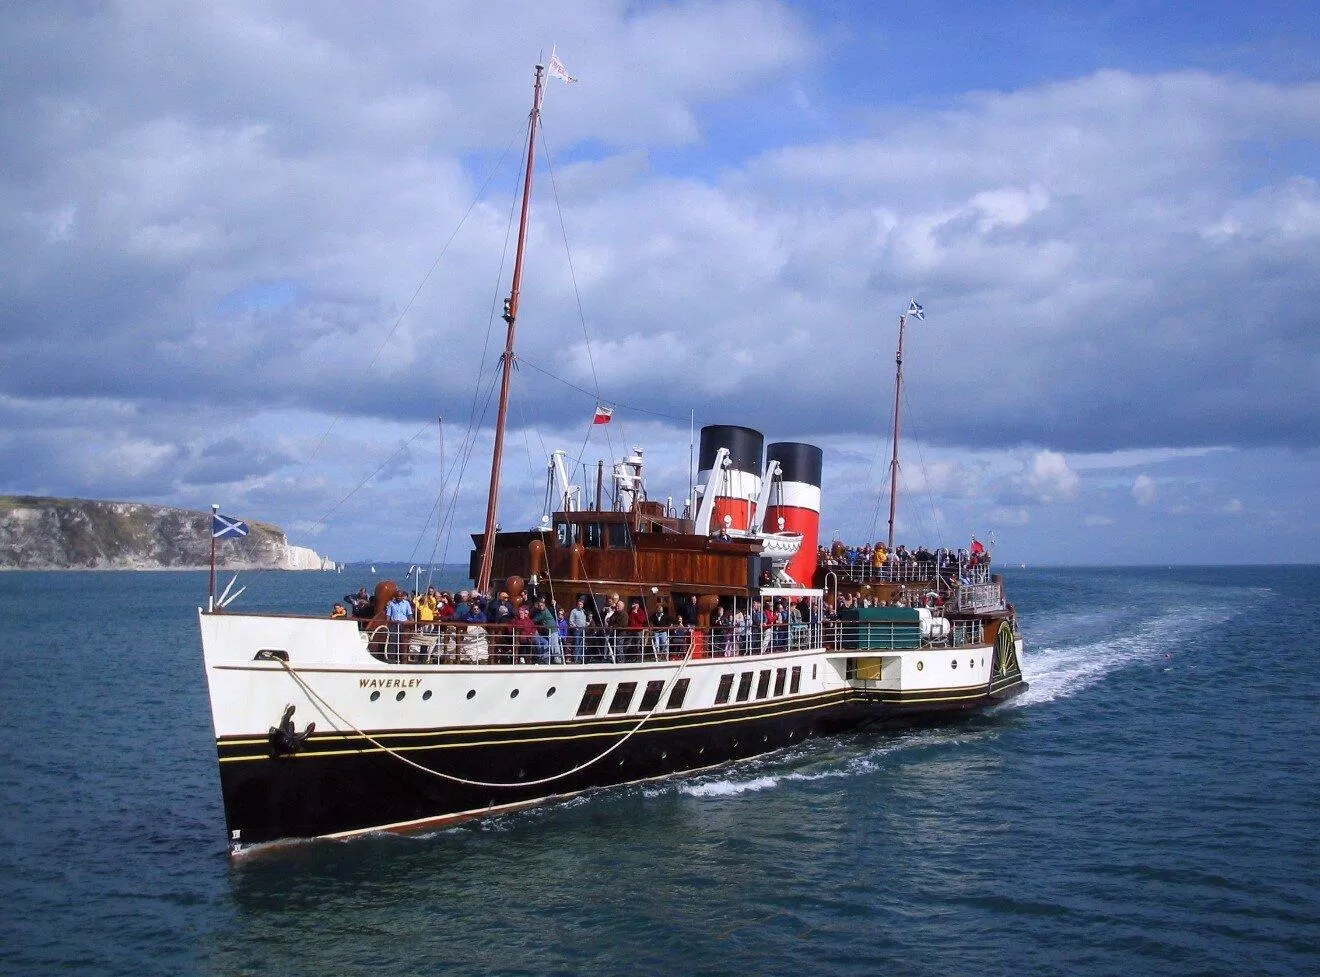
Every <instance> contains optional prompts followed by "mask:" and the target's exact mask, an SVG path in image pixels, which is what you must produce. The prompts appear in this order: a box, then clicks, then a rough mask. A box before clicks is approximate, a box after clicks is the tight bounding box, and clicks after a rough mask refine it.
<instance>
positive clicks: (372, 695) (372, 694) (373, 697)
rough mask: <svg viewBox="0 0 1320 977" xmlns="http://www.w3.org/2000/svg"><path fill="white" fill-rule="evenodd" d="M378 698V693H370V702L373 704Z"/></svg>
mask: <svg viewBox="0 0 1320 977" xmlns="http://www.w3.org/2000/svg"><path fill="white" fill-rule="evenodd" d="M379 698H380V693H379V692H373V693H371V701H372V702H375V701H376V700H377V699H379Z"/></svg>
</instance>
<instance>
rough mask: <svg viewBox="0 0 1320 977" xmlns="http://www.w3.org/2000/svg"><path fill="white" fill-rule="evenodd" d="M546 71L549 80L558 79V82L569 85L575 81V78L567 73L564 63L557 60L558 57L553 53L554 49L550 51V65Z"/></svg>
mask: <svg viewBox="0 0 1320 977" xmlns="http://www.w3.org/2000/svg"><path fill="white" fill-rule="evenodd" d="M546 70H547V71H548V72H549V74H550V77H551V78H558V79H559V80H560V81H566V82H568V83H569V84H570V85H571V84H572V83H573V82H575V81H577V79H576V78H574V77H573V76H572V75H570V74H569V73H568V69H567V68H565V67H564V62H562V61H560V60H559V55H557V54H556V53H555V50H554V48H551V49H550V65H549V67H548V68H547V69H546Z"/></svg>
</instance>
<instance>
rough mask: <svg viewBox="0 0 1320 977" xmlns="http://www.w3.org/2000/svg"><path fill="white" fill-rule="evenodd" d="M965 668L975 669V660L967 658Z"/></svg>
mask: <svg viewBox="0 0 1320 977" xmlns="http://www.w3.org/2000/svg"><path fill="white" fill-rule="evenodd" d="M967 667H968V668H975V667H976V659H975V658H969V659H967Z"/></svg>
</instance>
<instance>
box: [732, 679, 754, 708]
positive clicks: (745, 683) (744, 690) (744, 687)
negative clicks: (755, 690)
mask: <svg viewBox="0 0 1320 977" xmlns="http://www.w3.org/2000/svg"><path fill="white" fill-rule="evenodd" d="M755 674H756V673H755V672H743V673H742V674H741V675H739V676H738V698H737V700H736V701H738V702H746V701H747V697H748V696H750V695H751V694H752V676H753V675H755Z"/></svg>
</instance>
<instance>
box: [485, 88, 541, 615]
mask: <svg viewBox="0 0 1320 977" xmlns="http://www.w3.org/2000/svg"><path fill="white" fill-rule="evenodd" d="M544 73H545V66H544V65H539V64H538V65H537V66H536V83H535V90H534V91H533V94H532V112H531V115H530V117H529V118H528V122H527V168H526V171H525V173H524V176H523V199H522V216H521V217H520V218H519V221H518V250H517V253H516V255H515V256H514V260H513V285H512V288H511V290H510V294H509V297H508V298H507V299H505V301H504V321H505V322H506V323H508V326H509V328H508V332H507V333H506V335H505V340H504V355H503V357H501V359H502V367H503V377H502V379H501V381H500V409H499V414H498V415H497V416H496V419H495V449H494V452H493V455H492V457H491V463H490V492H489V494H488V495H487V497H486V531H485V535H484V536H483V537H482V543H481V570H480V572H479V574H478V575H477V581H476V583H477V590H479V591H481V592H482V593H485V592H486V591H488V590H489V589H490V571H491V566H492V563H493V561H494V553H495V512H496V510H497V509H498V508H499V500H500V465H501V462H502V460H503V457H504V428H505V424H506V422H507V421H508V417H509V381H510V379H511V378H512V376H513V336H514V332H515V330H516V328H517V323H518V295H519V292H520V290H521V287H522V270H523V251H524V250H525V248H526V246H527V214H528V212H529V211H530V209H531V203H532V165H533V163H534V161H535V156H536V129H537V126H538V124H539V123H540V121H541V92H542V77H543V75H544Z"/></svg>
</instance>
